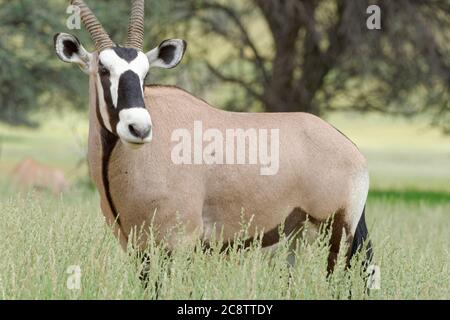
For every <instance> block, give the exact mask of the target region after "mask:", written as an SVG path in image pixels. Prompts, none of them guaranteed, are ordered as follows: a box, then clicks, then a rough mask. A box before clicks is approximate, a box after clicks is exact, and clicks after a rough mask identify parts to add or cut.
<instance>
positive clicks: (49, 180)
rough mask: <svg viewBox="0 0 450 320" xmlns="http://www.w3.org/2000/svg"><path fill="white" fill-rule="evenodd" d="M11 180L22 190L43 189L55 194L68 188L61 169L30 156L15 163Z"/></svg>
mask: <svg viewBox="0 0 450 320" xmlns="http://www.w3.org/2000/svg"><path fill="white" fill-rule="evenodd" d="M12 182H13V185H15V186H16V187H17V188H19V189H22V190H27V189H31V188H36V189H43V190H49V191H51V192H52V193H53V194H55V195H58V194H60V193H62V192H64V191H67V190H68V189H69V183H68V182H67V180H66V178H65V176H64V172H63V171H62V170H60V169H57V168H52V167H49V166H45V165H42V164H40V163H38V162H36V161H35V160H33V159H32V158H26V159H24V160H23V161H22V162H20V163H19V164H18V165H17V167H16V168H15V169H14V171H13V176H12Z"/></svg>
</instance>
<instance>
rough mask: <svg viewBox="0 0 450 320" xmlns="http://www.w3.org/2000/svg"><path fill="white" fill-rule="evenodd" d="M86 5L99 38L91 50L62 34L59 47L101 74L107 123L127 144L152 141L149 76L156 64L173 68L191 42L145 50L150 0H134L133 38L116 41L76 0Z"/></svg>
mask: <svg viewBox="0 0 450 320" xmlns="http://www.w3.org/2000/svg"><path fill="white" fill-rule="evenodd" d="M71 4H72V5H75V6H77V7H78V8H79V9H80V11H79V12H80V15H81V20H82V21H83V24H84V26H85V27H86V29H87V31H88V32H89V34H90V35H91V37H92V40H93V41H94V43H95V47H96V52H92V53H91V52H88V51H86V49H85V48H84V47H83V46H82V45H81V43H80V41H79V40H78V39H77V38H76V37H75V36H73V35H70V34H67V33H58V34H56V35H55V37H54V44H55V51H56V54H57V55H58V57H59V58H60V59H61V60H62V61H64V62H70V63H75V64H77V65H78V66H79V67H80V68H81V70H83V71H84V72H85V73H87V74H89V75H91V76H94V79H96V80H95V81H96V83H95V86H96V93H97V97H98V102H99V103H98V108H99V110H98V112H97V114H99V118H100V119H99V121H100V123H101V125H102V126H103V127H104V128H105V129H107V130H108V131H110V132H111V133H113V134H115V135H117V136H118V137H119V138H120V139H121V140H122V141H123V142H124V143H125V144H128V145H132V146H142V145H143V144H145V143H147V142H150V141H151V140H152V120H151V117H150V113H149V111H148V110H149V108H148V107H149V106H146V105H145V99H144V79H145V78H146V76H147V74H148V72H149V69H150V68H151V67H159V68H166V69H169V68H173V67H175V66H177V65H178V63H180V61H181V59H182V58H183V55H184V52H185V49H186V42H185V41H183V40H179V39H171V40H165V41H163V42H162V43H161V44H160V45H159V46H158V47H156V48H154V49H153V50H151V51H149V52H147V53H144V52H143V42H144V0H133V3H132V9H131V17H130V22H129V27H128V39H127V41H126V43H125V44H124V45H123V46H120V45H117V44H115V43H114V42H113V41H112V40H111V39H110V37H109V35H108V34H107V33H106V31H105V30H104V29H103V27H102V25H101V24H100V22H99V21H98V20H97V18H96V17H95V15H94V14H93V13H92V11H91V10H90V9H89V8H88V7H87V5H86V4H85V3H84V2H83V0H71Z"/></svg>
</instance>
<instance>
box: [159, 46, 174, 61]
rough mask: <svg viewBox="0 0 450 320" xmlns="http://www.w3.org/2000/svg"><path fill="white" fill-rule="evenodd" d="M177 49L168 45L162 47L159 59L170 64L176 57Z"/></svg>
mask: <svg viewBox="0 0 450 320" xmlns="http://www.w3.org/2000/svg"><path fill="white" fill-rule="evenodd" d="M176 50H177V48H176V47H175V46H173V45H167V46H163V47H160V49H159V58H160V59H161V60H162V61H164V63H166V64H170V63H171V62H172V60H173V58H174V57H175V52H176Z"/></svg>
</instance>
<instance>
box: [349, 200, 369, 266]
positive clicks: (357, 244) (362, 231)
mask: <svg viewBox="0 0 450 320" xmlns="http://www.w3.org/2000/svg"><path fill="white" fill-rule="evenodd" d="M365 211H366V207H365V206H364V209H363V212H362V215H361V218H360V219H359V222H358V225H357V227H356V231H355V235H354V237H353V244H352V250H351V252H350V259H351V258H352V257H353V255H355V254H356V253H358V252H359V251H360V250H361V249H362V248H363V246H364V244H366V261H364V268H367V267H368V266H369V265H370V263H371V261H372V257H373V251H372V243H371V242H370V240H368V237H369V233H368V232H367V226H366V218H365Z"/></svg>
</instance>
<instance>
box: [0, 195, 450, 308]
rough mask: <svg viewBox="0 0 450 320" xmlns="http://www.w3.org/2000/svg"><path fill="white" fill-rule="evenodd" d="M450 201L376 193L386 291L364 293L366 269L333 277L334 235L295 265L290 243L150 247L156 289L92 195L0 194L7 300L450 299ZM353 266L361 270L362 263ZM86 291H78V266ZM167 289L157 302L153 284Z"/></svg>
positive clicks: (373, 219) (373, 205) (375, 234)
mask: <svg viewBox="0 0 450 320" xmlns="http://www.w3.org/2000/svg"><path fill="white" fill-rule="evenodd" d="M449 212H450V202H449V201H437V202H435V201H433V200H430V201H428V200H427V199H423V200H422V201H419V202H411V201H405V200H404V199H402V198H401V197H397V200H395V199H394V200H393V199H391V198H386V197H381V196H379V195H378V196H375V197H373V198H370V199H369V203H368V206H367V218H368V225H369V231H370V234H371V237H372V241H373V244H374V251H375V261H374V262H375V263H376V264H377V265H379V267H380V270H381V288H380V289H379V290H371V292H370V295H367V294H366V293H365V290H364V288H365V283H364V280H363V278H362V277H361V270H360V269H359V268H357V267H355V268H352V269H351V270H350V271H346V270H345V261H344V257H343V255H340V257H339V261H338V265H337V267H336V270H335V272H334V273H333V275H332V276H331V277H330V278H327V277H326V260H327V246H326V238H323V237H322V238H321V239H322V240H319V241H316V242H313V243H310V244H307V243H305V242H302V243H301V244H300V248H299V250H297V253H296V263H295V265H294V266H293V267H289V265H288V263H287V262H286V261H287V256H288V253H289V252H288V250H287V249H288V245H289V243H288V241H282V242H281V243H282V244H281V245H280V246H279V247H278V249H277V250H275V251H273V252H272V253H271V254H269V253H268V252H266V251H265V250H262V249H261V248H260V246H259V244H258V243H255V244H254V245H253V246H251V247H250V248H248V249H247V250H245V251H242V250H231V252H230V254H228V255H225V254H221V253H220V250H219V249H218V247H219V245H217V246H216V248H214V245H213V246H212V249H211V250H210V251H209V252H207V253H202V252H201V250H194V249H195V248H193V247H192V245H185V246H180V248H179V249H178V250H177V251H175V252H174V253H173V255H172V257H171V259H168V258H167V256H166V254H165V251H164V250H163V249H162V248H161V247H160V246H156V245H154V244H152V242H150V246H149V251H148V255H149V257H150V260H151V264H150V265H149V283H150V285H149V286H148V287H147V288H146V289H145V288H144V287H143V286H142V283H141V282H140V280H139V273H140V270H141V269H142V265H140V264H139V262H138V261H137V260H136V259H135V258H133V257H134V256H135V255H134V254H133V252H128V253H125V252H124V251H123V250H121V248H120V246H119V244H118V242H117V240H116V239H115V238H114V236H113V235H112V232H111V231H110V230H109V228H108V227H107V226H106V225H105V223H104V219H103V217H102V215H101V213H100V210H99V205H98V199H97V196H95V195H94V194H93V193H91V192H89V191H84V190H78V191H77V190H75V191H74V192H73V193H72V194H71V195H66V196H62V197H59V198H54V197H52V196H50V195H47V194H42V193H30V194H26V195H24V194H22V195H21V194H14V193H11V192H9V191H8V190H3V193H2V195H1V196H0V213H1V216H2V223H1V224H0V240H1V241H0V252H1V254H2V256H1V259H0V299H154V298H156V297H158V298H159V299H347V298H349V297H350V296H349V292H351V293H352V294H351V298H353V299H420V298H421V299H434V298H437V299H449V298H450V293H449V288H450V282H449V281H450V280H449V279H450V277H449V276H450V273H449V261H450V259H449V258H450V257H449V252H448V248H449V244H450V239H449V234H448V230H450V220H449ZM360 258H361V257H357V258H356V260H354V261H353V263H354V264H355V265H358V263H357V262H358V261H357V260H358V259H360ZM73 265H76V266H79V267H80V269H81V288H80V289H79V290H70V289H68V286H67V280H68V279H69V277H70V275H71V274H70V273H67V271H68V268H69V267H70V266H73ZM156 282H158V284H159V285H160V288H159V291H158V295H156V290H155V289H154V288H155V286H154V285H153V283H156Z"/></svg>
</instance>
